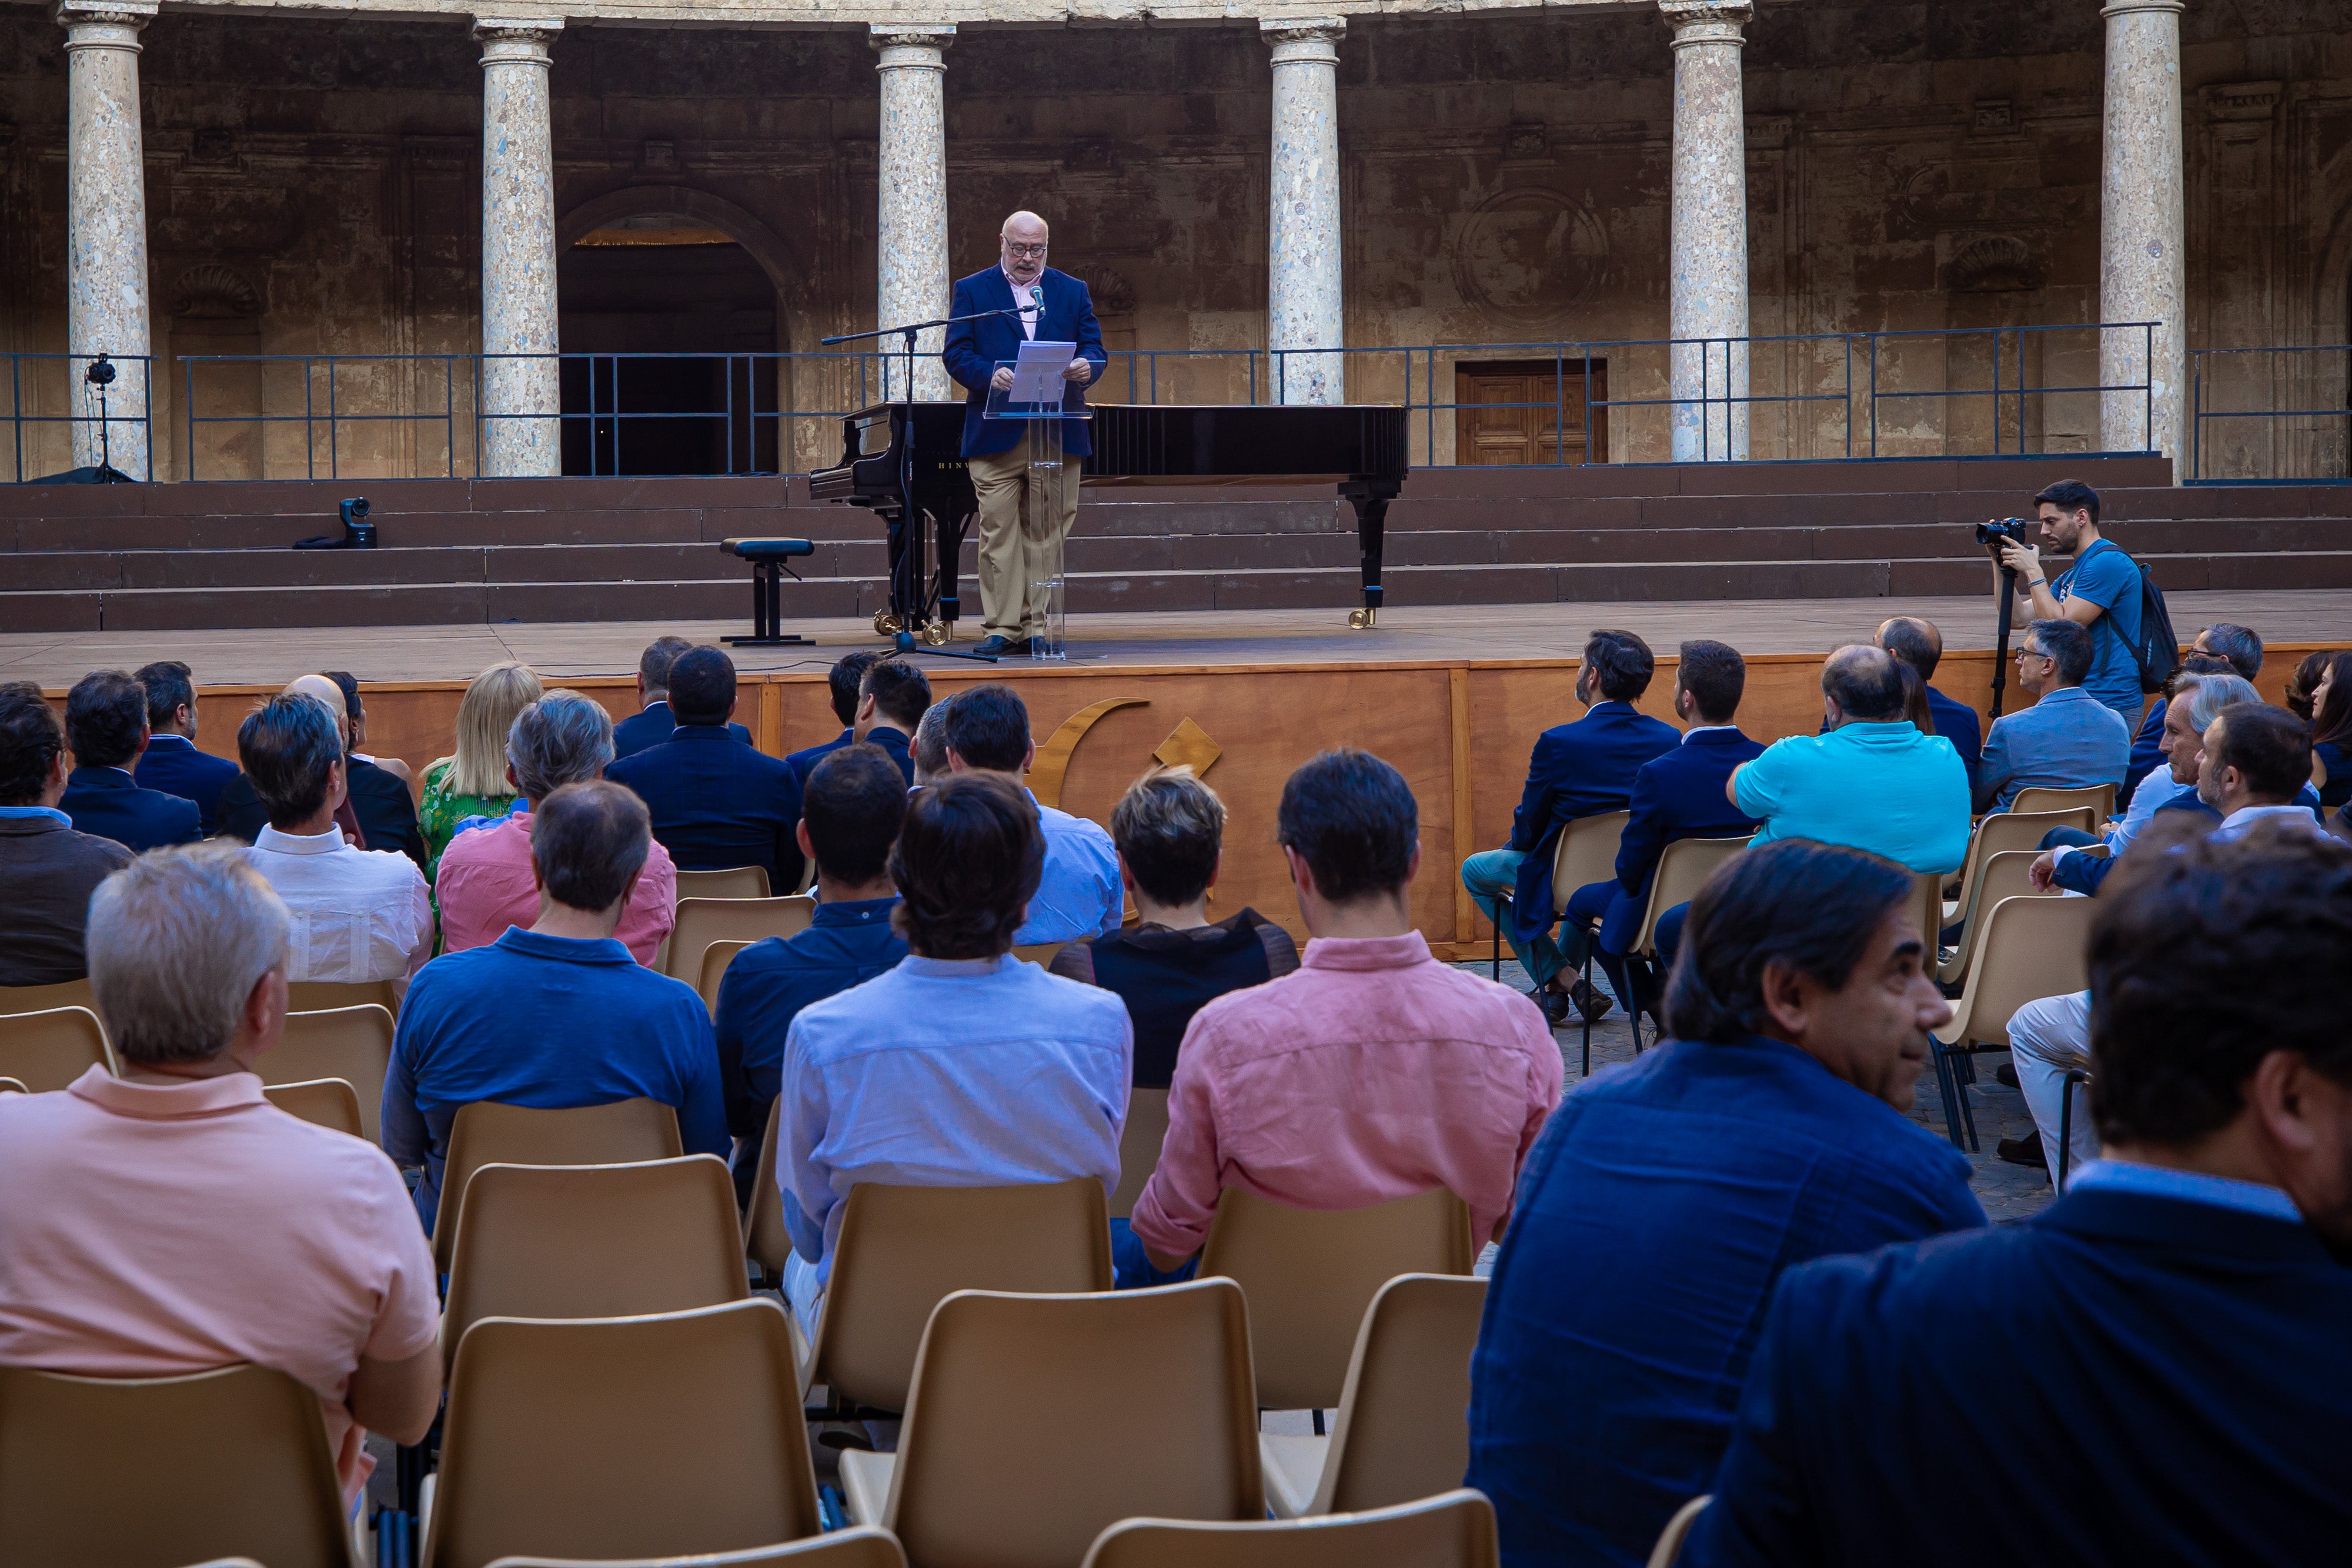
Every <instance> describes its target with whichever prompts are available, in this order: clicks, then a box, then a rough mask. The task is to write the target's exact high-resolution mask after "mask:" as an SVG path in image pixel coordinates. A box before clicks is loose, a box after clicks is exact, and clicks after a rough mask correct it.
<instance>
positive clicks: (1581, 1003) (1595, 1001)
mask: <svg viewBox="0 0 2352 1568" xmlns="http://www.w3.org/2000/svg"><path fill="white" fill-rule="evenodd" d="M1568 999H1569V1000H1570V1002H1573V1003H1574V1004H1575V1005H1576V1010H1577V1011H1579V1012H1580V1013H1582V1014H1583V1015H1584V1021H1585V1022H1587V1023H1599V1022H1600V1021H1601V1019H1604V1018H1606V1017H1608V1016H1609V1009H1611V1008H1613V1007H1615V1006H1616V1005H1617V1004H1616V1003H1615V1002H1613V1001H1611V1000H1610V999H1609V994H1608V993H1607V992H1606V991H1603V990H1602V989H1601V988H1600V987H1598V986H1596V985H1593V984H1592V983H1591V981H1589V980H1586V979H1584V978H1583V977H1581V976H1580V977H1578V978H1577V979H1576V980H1574V981H1573V982H1571V983H1570V986H1569V988H1568Z"/></svg>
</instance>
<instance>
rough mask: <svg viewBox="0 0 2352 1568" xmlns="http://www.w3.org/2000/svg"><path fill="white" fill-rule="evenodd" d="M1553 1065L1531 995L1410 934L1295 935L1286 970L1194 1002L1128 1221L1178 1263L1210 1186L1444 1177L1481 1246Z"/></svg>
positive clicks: (1352, 1200)
mask: <svg viewBox="0 0 2352 1568" xmlns="http://www.w3.org/2000/svg"><path fill="white" fill-rule="evenodd" d="M1560 1072H1561V1069H1560V1055H1559V1044H1558V1043H1557V1042H1556V1041H1554V1040H1553V1039H1552V1037H1551V1030H1550V1029H1549V1027H1548V1026H1547V1025H1546V1024H1545V1022H1544V1017H1543V1013H1542V1011H1541V1010H1540V1009H1538V1008H1537V1007H1536V1005H1535V1003H1533V1002H1531V1001H1529V1000H1528V998H1525V997H1523V996H1520V995H1519V994H1518V993H1517V992H1516V991H1514V990H1511V989H1510V988H1508V987H1505V986H1498V985H1496V984H1495V983H1494V982H1493V981H1491V980H1486V979H1483V978H1481V977H1478V976H1475V975H1470V974H1465V973H1464V972H1463V971H1461V970H1459V969H1454V968H1452V967H1448V966H1446V965H1444V964H1441V963H1439V962H1438V961H1437V960H1436V959H1435V958H1433V957H1432V956H1430V951H1429V944H1428V942H1426V941H1425V940H1423V937H1422V936H1421V934H1420V933H1419V932H1417V931H1414V932H1407V933H1406V934H1405V935H1404V936H1374V937H1351V938H1345V939H1325V940H1318V941H1313V942H1309V943H1308V944H1307V951H1306V953H1305V954H1304V955H1303V956H1301V957H1300V959H1299V967H1298V968H1297V970H1296V971H1295V972H1294V973H1291V974H1288V975H1285V976H1284V977H1282V978H1280V979H1278V980H1270V981H1268V982H1267V983H1266V984H1265V985H1263V986H1253V987H1251V988H1249V989H1247V990H1242V991H1229V992H1227V993H1226V994H1225V995H1223V996H1222V997H1219V998H1217V999H1216V1000H1214V1001H1213V1002H1211V1003H1210V1004H1209V1005H1208V1006H1206V1007H1204V1008H1202V1009H1201V1010H1200V1012H1199V1013H1197V1014H1195V1015H1194V1017H1193V1019H1192V1026H1191V1027H1190V1028H1189V1029H1187V1030H1185V1031H1184V1043H1183V1045H1182V1046H1181V1048H1180V1049H1179V1051H1178V1053H1177V1057H1176V1077H1175V1081H1174V1082H1173V1084H1172V1085H1171V1088H1170V1091H1169V1097H1168V1139H1167V1142H1166V1143H1165V1144H1163V1145H1161V1146H1160V1165H1159V1166H1158V1168H1157V1169H1155V1170H1154V1171H1153V1172H1152V1174H1151V1179H1150V1181H1149V1182H1148V1183H1146V1184H1145V1186H1144V1188H1143V1196H1142V1197H1139V1198H1138V1199H1137V1200H1136V1204H1135V1213H1134V1217H1133V1218H1132V1219H1131V1220H1130V1221H1129V1224H1131V1225H1132V1226H1133V1227H1134V1228H1135V1234H1136V1235H1137V1236H1138V1237H1139V1238H1140V1239H1142V1240H1143V1242H1144V1244H1145V1245H1146V1246H1148V1247H1150V1249H1152V1250H1153V1251H1155V1252H1157V1253H1159V1254H1160V1255H1161V1256H1162V1257H1175V1258H1181V1257H1184V1256H1186V1255H1187V1254H1189V1253H1191V1252H1192V1250H1193V1249H1195V1248H1197V1247H1199V1246H1200V1245H1201V1242H1202V1239H1203V1238H1204V1237H1206V1236H1207V1235H1208V1233H1209V1220H1210V1218H1211V1217H1212V1216H1213V1215H1214V1214H1215V1213H1216V1208H1217V1194H1218V1193H1219V1192H1220V1191H1221V1190H1222V1189H1223V1188H1225V1187H1229V1186H1238V1187H1242V1188H1244V1189H1245V1190H1247V1191H1250V1192H1253V1193H1255V1194H1257V1195H1258V1196H1259V1197H1266V1198H1271V1199H1273V1200H1274V1201H1275V1202H1276V1203H1286V1204H1288V1205H1290V1206H1291V1207H1294V1208H1363V1207H1369V1206H1370V1205H1372V1204H1375V1203H1386V1202H1388V1201H1390V1200H1391V1199H1392V1198H1399V1197H1412V1195H1413V1194H1415V1193H1420V1192H1426V1191H1428V1190H1429V1189H1430V1188H1431V1187H1433V1186H1443V1187H1450V1188H1452V1189H1453V1190H1454V1193H1456V1194H1457V1195H1459V1196H1460V1197H1461V1198H1462V1200H1463V1201H1464V1202H1465V1203H1466V1204H1468V1205H1469V1206H1470V1220H1471V1224H1472V1226H1473V1228H1474V1230H1473V1233H1474V1234H1475V1236H1476V1238H1477V1239H1479V1240H1480V1241H1482V1242H1483V1241H1485V1240H1486V1239H1487V1238H1489V1237H1491V1236H1492V1235H1494V1234H1495V1231H1496V1228H1497V1227H1499V1226H1500V1225H1501V1224H1502V1222H1503V1220H1504V1218H1506V1217H1507V1215H1508V1214H1509V1213H1510V1209H1511V1189H1512V1187H1513V1186H1516V1185H1517V1181H1518V1176H1519V1162H1520V1161H1521V1160H1523V1159H1525V1158H1526V1157H1527V1153H1528V1149H1529V1148H1530V1147H1532V1146H1533V1145H1534V1144H1535V1141H1536V1134H1537V1133H1538V1132H1539V1131H1541V1130H1542V1127H1543V1124H1544V1118H1545V1117H1546V1116H1548V1115H1549V1114H1550V1113H1551V1109H1552V1107H1553V1106H1554V1105H1557V1104H1558V1103H1559V1088H1560Z"/></svg>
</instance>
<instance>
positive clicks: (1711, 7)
mask: <svg viewBox="0 0 2352 1568" xmlns="http://www.w3.org/2000/svg"><path fill="white" fill-rule="evenodd" d="M1658 15H1659V16H1663V17H1664V18H1665V23H1666V26H1669V27H1672V28H1673V29H1674V30H1675V47H1676V48H1680V47H1682V46H1684V45H1685V44H1738V43H1742V42H1744V41H1745V40H1744V39H1743V38H1742V37H1741V36H1740V29H1741V28H1743V27H1745V26H1748V22H1749V21H1750V20H1751V19H1753V17H1754V16H1755V15H1756V8H1755V6H1753V5H1750V4H1749V3H1748V0H1658Z"/></svg>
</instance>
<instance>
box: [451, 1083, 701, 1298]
mask: <svg viewBox="0 0 2352 1568" xmlns="http://www.w3.org/2000/svg"><path fill="white" fill-rule="evenodd" d="M685 1152H686V1145H685V1143H684V1141H683V1140H682V1139H680V1138H679V1136H678V1132H677V1111H675V1110H674V1109H672V1108H671V1107H669V1106H667V1105H664V1104H662V1103H659V1102H658V1101H654V1100H643V1099H639V1100H615V1101H613V1102H611V1103H608V1104H604V1105H575V1106H572V1107H570V1108H568V1109H565V1110H560V1111H541V1110H537V1109H534V1108H532V1107H530V1106H527V1105H501V1104H499V1103H496V1102H495V1101H489V1100H484V1101H479V1102H478V1103H474V1104H471V1105H463V1106H460V1107H458V1110H457V1119H456V1121H455V1122H453V1123H452V1124H450V1127H449V1155H448V1158H447V1159H446V1160H445V1161H444V1162H443V1164H442V1171H441V1199H440V1207H439V1208H438V1209H437V1210H436V1211H435V1214H434V1219H433V1261H434V1263H435V1265H436V1267H438V1268H439V1270H441V1272H443V1273H444V1274H446V1273H447V1272H448V1271H449V1263H450V1260H451V1259H453V1258H455V1257H456V1256H457V1231H458V1229H459V1225H458V1220H459V1218H461V1215H462V1212H463V1211H462V1209H461V1208H460V1207H459V1206H460V1204H461V1203H462V1202H463V1200H464V1198H465V1196H466V1184H467V1182H468V1181H470V1180H471V1179H472V1178H473V1175H474V1173H475V1172H476V1171H478V1170H479V1169H480V1168H481V1167H482V1166H488V1165H506V1166H622V1165H630V1164H634V1163H635V1162H637V1161H640V1160H674V1159H677V1157H678V1156H679V1155H682V1154H684V1153H685ZM452 1194H455V1195H456V1196H455V1197H452V1196H451V1195H452Z"/></svg>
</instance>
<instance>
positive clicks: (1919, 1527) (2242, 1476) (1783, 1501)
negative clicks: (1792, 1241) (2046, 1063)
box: [1680, 823, 2352, 1568]
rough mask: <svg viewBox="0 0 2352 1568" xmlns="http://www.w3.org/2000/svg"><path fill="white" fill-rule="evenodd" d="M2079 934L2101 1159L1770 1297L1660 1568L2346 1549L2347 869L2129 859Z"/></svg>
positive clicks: (2351, 1053) (2127, 1567)
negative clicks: (2085, 939)
mask: <svg viewBox="0 0 2352 1568" xmlns="http://www.w3.org/2000/svg"><path fill="white" fill-rule="evenodd" d="M2124 880H2125V883H2126V885H2123V886H2121V887H2119V888H2118V889H2117V890H2116V892H2114V893H2111V894H2108V897H2109V898H2110V899H2112V900H2113V903H2112V904H2108V905H2107V906H2105V907H2104V908H2103V909H2102V910H2101V912H2100V915H2099V918H2098V920H2097V922H2096V924H2095V925H2094V926H2093V927H2092V933H2091V946H2090V953H2089V960H2090V966H2089V967H2090V977H2091V995H2092V996H2093V997H2094V998H2096V999H2095V1005H2094V1007H2093V1009H2092V1016H2093V1032H2092V1038H2091V1071H2092V1084H2091V1093H2090V1113H2091V1115H2092V1117H2093V1118H2094V1119H2095V1122H2096V1123H2097V1125H2098V1131H2099V1135H2100V1137H2101V1138H2102V1139H2103V1140H2104V1141H2105V1149H2106V1158H2105V1159H2103V1160H2100V1161H2098V1162H2096V1163H2095V1164H2093V1165H2091V1166H2087V1167H2085V1168H2084V1169H2083V1171H2082V1173H2081V1174H2080V1175H2079V1176H2076V1177H2075V1179H2074V1184H2073V1186H2072V1188H2071V1189H2070V1190H2069V1191H2068V1192H2067V1193H2066V1195H2065V1196H2064V1197H2061V1198H2060V1199H2059V1200H2058V1201H2057V1202H2056V1203H2055V1204H2053V1206H2051V1207H2049V1208H2046V1209H2044V1210H2043V1211H2042V1213H2040V1214H2039V1215H2036V1216H2035V1217H2034V1218H2032V1219H2030V1220H2028V1221H2026V1222H2025V1223H2023V1224H2019V1225H2004V1226H2000V1227H1997V1228H1992V1229H1988V1230H1979V1231H1973V1232H1970V1233H1969V1234H1968V1235H1965V1236H1953V1237H1945V1238H1940V1239H1934V1240H1928V1241H1920V1242H1912V1243H1908V1244H1906V1245H1902V1246H1896V1247H1890V1248H1885V1249H1881V1250H1879V1251H1876V1252H1871V1253H1866V1254H1864V1255H1862V1256H1859V1257H1844V1258H1832V1259H1824V1260H1821V1261H1818V1262H1812V1263H1807V1264H1804V1265H1802V1266H1801V1267H1799V1268H1796V1269H1792V1270H1790V1271H1789V1272H1788V1273H1786V1274H1785V1275H1783V1276H1782V1277H1781V1280H1780V1288H1779V1290H1778V1291H1777V1292H1775V1294H1774V1297H1773V1300H1772V1304H1771V1309H1770V1311H1769V1313H1768V1314H1767V1315H1766V1317H1765V1321H1764V1330H1763V1336H1762V1339H1761V1341H1760V1342H1759V1344H1758V1346H1757V1350H1756V1354H1755V1357H1754V1360H1753V1362H1752V1363H1751V1365H1750V1371H1749V1375H1748V1385H1747V1389H1746V1392H1745V1394H1744V1396H1743V1397H1742V1400H1741V1403H1740V1406H1739V1409H1738V1416H1737V1417H1736V1419H1735V1422H1734V1426H1733V1434H1732V1438H1731V1443H1730V1447H1729V1448H1728V1450H1727V1452H1726V1454H1725V1456H1724V1460H1723V1465H1722V1468H1721V1469H1719V1470H1717V1472H1716V1474H1715V1475H1714V1477H1713V1478H1712V1479H1711V1480H1706V1481H1703V1482H1702V1483H1701V1484H1700V1485H1699V1486H1698V1487H1696V1488H1695V1489H1694V1490H1710V1491H1712V1492H1713V1493H1714V1494H1715V1500H1714V1501H1713V1502H1712V1503H1711V1504H1710V1505H1708V1507H1707V1508H1706V1510H1705V1511H1703V1512H1702V1513H1700V1515H1699V1516H1698V1521H1697V1523H1696V1528H1695V1529H1694V1530H1693V1531H1692V1533H1691V1536H1690V1539H1689V1541H1688V1542H1686V1543H1685V1545H1684V1547H1683V1551H1682V1557H1681V1559H1680V1561H1681V1563H1682V1564H1683V1568H1717V1565H1718V1564H1726V1563H1756V1564H1762V1563H1822V1564H1825V1565H1827V1568H1845V1565H1848V1564H1851V1565H1853V1568H1878V1565H1880V1564H1888V1563H1904V1564H1906V1565H1916V1568H1945V1565H1950V1568H1959V1565H1961V1564H1969V1565H1974V1564H1980V1563H2058V1562H2063V1563H2079V1564H2088V1565H2091V1568H2137V1565H2138V1564H2143V1563H2263V1564H2267V1565H2276V1568H2303V1565H2308V1568H2318V1565H2320V1564H2336V1563H2342V1562H2343V1561H2344V1556H2345V1542H2346V1541H2347V1539H2352V1443H2347V1442H2346V1441H2345V1440H2344V1424H2345V1415H2344V1413H2345V1411H2346V1410H2347V1409H2352V1343H2347V1338H2346V1335H2345V1333H2344V1325H2345V1324H2346V1323H2347V1322H2352V1269H2347V1268H2346V1267H2345V1266H2344V1260H2345V1258H2347V1256H2352V1172H2347V1167H2346V1165H2345V1158H2344V1151H2345V1150H2346V1149H2347V1148H2352V1037H2347V1034H2346V1033H2345V1030H2344V1009H2343V978H2344V976H2345V975H2347V973H2352V846H2347V845H2345V844H2342V843H2339V842H2337V841H2334V840H2332V839H2329V838H2327V837H2326V836H2324V835H2322V834H2319V833H2317V832H2312V831H2295V830H2294V829H2292V828H2289V827H2286V826H2285V825H2284V824H2278V823H2264V824H2263V826H2262V827H2260V828H2258V829H2256V830H2254V831H2251V832H2249V833H2247V834H2245V835H2243V836H2239V837H2235V838H2231V839H2223V838H2221V837H2220V836H2218V835H2217V836H2215V837H2214V838H2211V839H2209V840H2206V841H2202V842H2199V843H2194V844H2191V845H2189V847H2188V848H2187V849H2185V850H2184V851H2182V852H2180V853H2179V854H2173V855H2157V856H2153V857H2149V858H2147V859H2146V860H2145V861H2143V862H2142V863H2141V864H2140V865H2139V866H2137V867H2136V868H2135V869H2134V871H2133V873H2131V874H2130V875H2129V876H2128V877H2126V879H2124Z"/></svg>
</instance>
